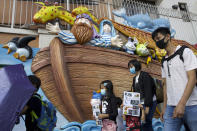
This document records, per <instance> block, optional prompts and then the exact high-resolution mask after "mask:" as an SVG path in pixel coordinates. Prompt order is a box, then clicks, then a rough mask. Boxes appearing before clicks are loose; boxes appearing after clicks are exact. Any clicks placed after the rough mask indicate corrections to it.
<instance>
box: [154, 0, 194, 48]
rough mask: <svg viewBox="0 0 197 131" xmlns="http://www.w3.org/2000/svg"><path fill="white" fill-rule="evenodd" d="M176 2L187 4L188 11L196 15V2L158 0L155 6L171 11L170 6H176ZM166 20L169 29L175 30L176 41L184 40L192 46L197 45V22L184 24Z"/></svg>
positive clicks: (170, 18)
mask: <svg viewBox="0 0 197 131" xmlns="http://www.w3.org/2000/svg"><path fill="white" fill-rule="evenodd" d="M178 2H183V3H187V6H188V9H189V11H190V12H192V13H195V14H197V0H158V1H157V3H156V4H157V5H158V6H159V7H163V8H169V9H172V5H178ZM161 17H162V16H161ZM166 18H167V19H169V21H170V24H171V27H172V28H173V29H175V30H176V36H175V38H176V39H181V40H185V41H187V42H189V43H190V44H192V45H193V44H196V43H197V27H196V25H197V21H192V22H184V21H183V20H182V19H178V18H172V17H166Z"/></svg>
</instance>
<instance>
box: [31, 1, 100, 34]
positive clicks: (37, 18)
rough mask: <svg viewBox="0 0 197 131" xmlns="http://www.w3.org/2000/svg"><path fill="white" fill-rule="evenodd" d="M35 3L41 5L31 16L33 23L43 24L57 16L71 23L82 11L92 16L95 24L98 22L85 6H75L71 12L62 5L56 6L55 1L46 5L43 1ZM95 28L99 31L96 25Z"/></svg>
mask: <svg viewBox="0 0 197 131" xmlns="http://www.w3.org/2000/svg"><path fill="white" fill-rule="evenodd" d="M35 4H37V5H38V6H41V7H42V8H41V9H40V10H39V11H38V12H37V13H36V14H35V15H34V17H33V21H34V22H35V23H41V24H45V23H47V22H48V21H51V20H54V19H56V18H59V19H61V20H63V21H65V22H66V23H68V24H70V25H73V24H74V21H75V19H76V16H77V15H78V14H84V13H85V14H88V15H89V16H90V17H91V18H92V20H93V22H94V23H95V24H97V23H98V19H97V18H96V17H95V16H94V15H92V14H91V13H90V11H89V9H88V8H87V7H82V6H80V7H78V8H75V9H74V10H73V11H72V14H71V13H70V12H69V11H67V10H66V9H65V8H64V7H62V6H57V3H55V4H54V5H48V4H47V5H46V4H45V3H43V2H35ZM95 28H96V30H97V32H98V31H99V30H98V28H97V27H96V26H95Z"/></svg>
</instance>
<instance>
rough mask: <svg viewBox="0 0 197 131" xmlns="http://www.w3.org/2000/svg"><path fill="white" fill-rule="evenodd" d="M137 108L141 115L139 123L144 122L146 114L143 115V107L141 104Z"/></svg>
mask: <svg viewBox="0 0 197 131" xmlns="http://www.w3.org/2000/svg"><path fill="white" fill-rule="evenodd" d="M138 106H139V107H140V110H141V112H142V114H141V121H143V122H144V121H145V120H146V113H145V110H144V107H143V105H141V104H139V105H138Z"/></svg>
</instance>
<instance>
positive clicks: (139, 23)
mask: <svg viewBox="0 0 197 131" xmlns="http://www.w3.org/2000/svg"><path fill="white" fill-rule="evenodd" d="M112 13H113V14H114V15H116V16H118V17H122V18H123V19H124V20H125V21H127V23H128V25H129V26H132V27H134V28H139V29H144V28H152V27H153V22H152V20H151V18H150V17H149V16H148V15H147V14H146V15H144V14H137V15H133V16H127V15H126V10H125V8H122V9H120V10H114V11H112Z"/></svg>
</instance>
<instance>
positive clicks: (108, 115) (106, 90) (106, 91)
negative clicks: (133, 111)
mask: <svg viewBox="0 0 197 131" xmlns="http://www.w3.org/2000/svg"><path fill="white" fill-rule="evenodd" d="M100 89H101V95H102V113H101V114H99V116H98V118H99V119H102V121H103V128H102V131H116V116H117V115H118V106H117V98H116V96H115V95H114V93H113V84H112V82H111V81H110V80H105V81H102V82H101V84H100Z"/></svg>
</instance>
